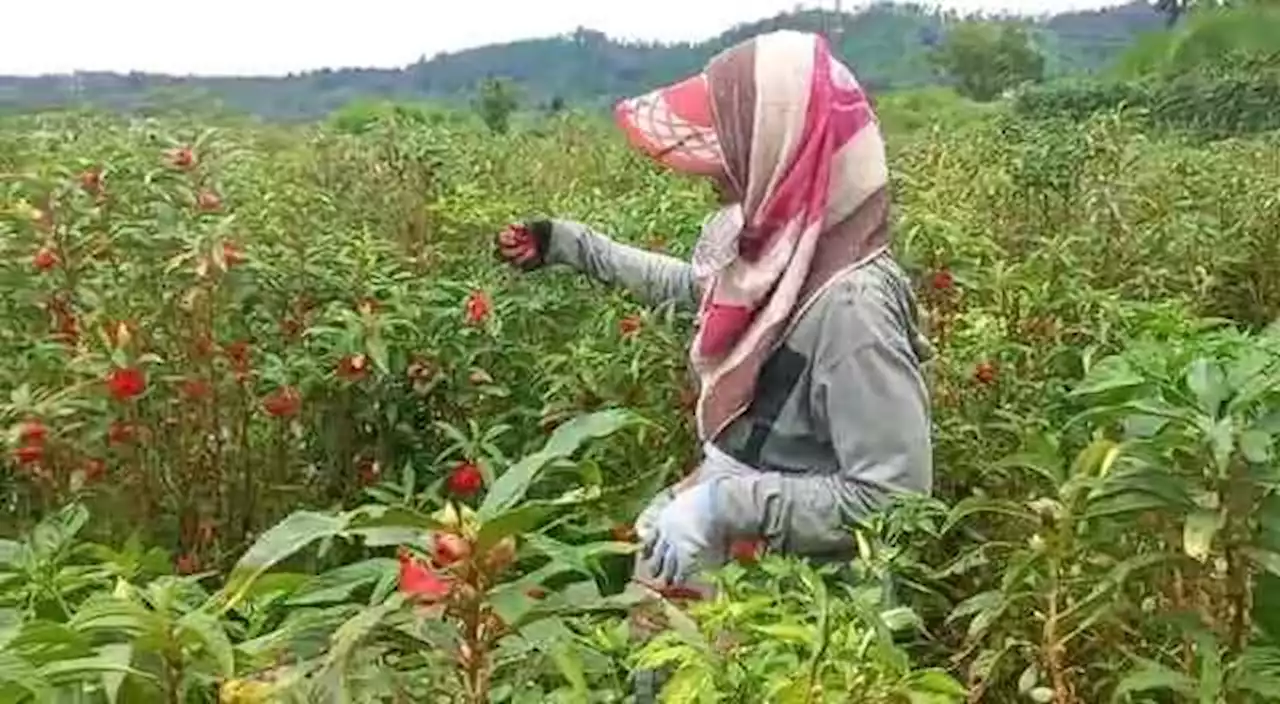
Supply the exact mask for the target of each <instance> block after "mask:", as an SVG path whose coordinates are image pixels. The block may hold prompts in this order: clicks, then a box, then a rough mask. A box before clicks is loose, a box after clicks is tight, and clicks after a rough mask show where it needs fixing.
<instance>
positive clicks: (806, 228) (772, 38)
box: [615, 31, 888, 440]
mask: <svg viewBox="0 0 1280 704" xmlns="http://www.w3.org/2000/svg"><path fill="white" fill-rule="evenodd" d="M615 116H616V118H617V120H618V123H619V125H620V126H621V127H622V129H623V131H624V132H625V133H626V134H627V137H628V139H629V140H630V141H631V143H632V144H633V145H635V146H636V147H637V148H639V149H641V150H642V151H644V152H645V153H646V154H648V155H649V156H651V157H653V158H654V159H656V160H657V161H659V162H660V163H663V164H665V165H667V166H669V167H671V168H672V169H675V170H677V171H680V172H683V173H687V174H696V175H702V176H713V177H714V176H718V177H720V178H723V179H725V180H726V181H727V183H728V184H730V185H731V186H732V187H733V189H734V190H736V192H737V194H738V195H739V196H740V202H738V203H736V204H734V205H732V206H728V207H726V208H725V209H724V210H722V211H721V212H719V213H717V214H716V215H715V216H713V217H712V218H711V219H710V220H709V221H708V223H707V224H706V225H705V226H704V228H703V232H702V236H701V237H700V238H699V241H698V244H697V246H696V247H695V252H694V257H693V265H694V269H695V273H696V275H697V276H698V277H699V279H700V283H701V284H702V286H701V288H702V291H703V293H702V299H701V303H700V306H699V315H698V331H697V333H696V335H695V336H694V339H693V344H692V347H691V349H690V357H691V361H692V366H693V370H694V372H695V373H696V374H697V376H698V378H699V380H700V382H701V383H700V387H701V388H700V395H699V401H698V409H697V417H698V430H699V434H700V435H701V436H702V438H703V439H705V440H710V439H714V438H715V436H717V435H719V433H720V432H721V431H722V430H723V429H724V428H725V427H726V426H727V425H728V424H729V423H730V422H731V421H732V420H733V419H734V418H736V417H737V416H738V415H739V414H740V413H741V412H742V411H744V410H745V409H746V407H747V406H748V405H749V404H750V402H751V399H752V397H753V396H754V393H755V386H756V380H757V377H758V376H759V373H760V368H761V366H762V365H763V363H764V362H765V361H766V360H767V359H768V357H769V355H771V354H772V353H773V352H774V350H776V349H777V347H778V345H780V344H781V343H782V341H783V340H784V339H785V337H786V334H787V333H788V332H789V331H790V326H791V325H793V324H794V323H795V321H796V320H798V319H799V317H800V315H801V314H802V313H803V312H804V310H805V309H806V308H807V306H808V305H809V304H810V303H811V302H812V301H813V300H814V299H815V298H816V297H817V295H818V294H819V293H821V292H822V291H823V290H824V289H825V287H826V285H828V284H829V283H830V282H831V281H832V280H833V279H834V278H835V277H836V275H838V274H840V273H841V272H843V271H846V270H847V269H849V268H850V267H855V266H859V265H861V264H862V263H864V262H866V261H867V260H869V259H871V258H872V257H873V256H875V255H876V254H878V253H879V252H881V251H882V250H883V249H884V248H885V247H886V246H887V242H888V227H887V219H888V198H887V193H886V190H887V183H888V168H887V164H886V160H885V153H884V142H883V140H882V139H881V136H880V129H879V126H878V124H877V121H876V117H875V114H874V112H873V111H872V109H871V105H870V103H869V102H868V100H867V96H866V94H865V93H864V92H863V91H862V88H861V87H860V86H859V84H858V81H857V80H856V79H855V78H854V76H853V73H852V72H851V71H850V70H849V69H848V68H846V67H845V66H844V65H843V64H841V63H840V62H839V61H838V60H837V59H836V58H834V57H833V56H832V54H831V51H830V48H829V47H828V44H827V42H826V40H825V39H823V38H822V37H820V36H817V35H813V34H808V33H801V32H793V31H781V32H773V33H770V34H764V35H760V36H758V37H756V38H754V39H751V40H748V41H746V42H743V43H742V44H739V45H737V46H735V47H733V48H731V49H729V50H727V51H725V52H724V53H722V54H720V55H718V56H716V57H715V58H713V59H712V60H711V62H710V63H709V64H708V65H707V68H706V70H705V71H704V72H703V73H701V74H699V75H697V76H694V77H692V78H689V79H686V80H684V81H682V82H680V83H678V84H675V85H672V86H668V87H666V88H662V89H659V90H656V91H654V92H652V93H649V94H646V95H643V96H640V97H638V98H632V99H630V100H626V101H623V102H622V103H620V104H619V105H618V107H617V109H616V111H615Z"/></svg>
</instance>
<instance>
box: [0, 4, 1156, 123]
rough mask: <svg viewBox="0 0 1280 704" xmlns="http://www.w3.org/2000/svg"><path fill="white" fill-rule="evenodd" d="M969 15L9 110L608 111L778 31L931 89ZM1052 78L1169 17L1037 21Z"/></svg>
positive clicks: (88, 86) (472, 56)
mask: <svg viewBox="0 0 1280 704" xmlns="http://www.w3.org/2000/svg"><path fill="white" fill-rule="evenodd" d="M960 19H961V18H959V17H957V16H955V15H952V14H944V13H940V12H938V11H935V10H929V9H924V8H921V7H916V6H909V5H891V4H879V5H874V6H872V7H870V8H867V9H865V10H862V11H860V12H858V13H856V14H847V13H846V14H842V15H836V14H835V13H831V12H823V11H814V10H809V11H801V12H791V13H785V14H781V15H778V16H776V17H772V18H769V19H765V20H761V21H758V22H754V23H750V24H745V25H740V26H738V27H734V28H733V29H730V30H729V31H726V32H724V33H723V34H721V35H720V36H717V37H714V38H712V39H708V40H706V41H703V42H699V43H682V44H655V43H635V42H619V41H615V40H613V39H610V38H609V37H607V36H605V35H604V34H601V33H599V32H595V31H591V30H587V29H580V30H578V31H576V32H574V33H571V34H567V35H563V36H557V37H547V38H540V39H528V40H522V41H518V42H512V43H508V44H495V45H490V46H484V47H479V48H475V49H469V50H466V51H460V52H456V53H448V54H439V55H436V56H434V57H432V58H429V59H428V58H425V57H424V59H423V60H422V61H419V62H417V63H415V64H412V65H409V66H406V67H404V68H402V69H337V70H334V69H322V70H318V71H314V72H308V73H304V74H301V75H291V76H288V77H283V78H255V77H222V78H203V77H200V78H192V77H176V76H162V75H154V74H142V73H131V74H114V73H78V74H75V75H55V76H42V77H26V78H15V77H0V110H30V109H40V108H48V107H56V106H64V105H74V104H84V103H88V104H92V105H96V106H102V107H108V108H114V109H130V110H132V109H139V108H145V107H146V106H148V105H151V104H155V103H156V102H158V101H166V102H171V101H173V100H174V99H175V95H180V96H182V97H183V99H185V100H188V101H192V100H194V101H206V102H210V103H217V104H221V105H223V106H224V107H226V108H229V109H231V110H235V111H243V112H248V113H252V114H256V115H259V116H262V117H266V118H270V119H306V118H311V117H315V116H318V115H323V114H325V113H327V112H329V111H331V110H333V109H335V108H337V107H339V106H341V105H344V104H346V103H348V102H350V101H352V100H354V99H361V98H364V99H368V98H373V99H395V100H424V99H429V100H445V101H452V100H465V99H467V98H468V97H469V95H470V94H471V91H472V90H473V89H474V87H475V85H476V83H477V82H478V81H480V80H481V79H483V78H485V77H488V76H505V77H508V78H511V79H513V80H514V81H516V82H517V83H518V84H519V85H520V87H521V89H522V90H523V92H524V94H525V98H526V101H527V102H531V103H534V104H537V103H541V102H545V101H549V100H552V99H553V98H555V97H559V98H561V99H563V100H566V101H569V102H571V103H575V104H583V105H599V104H603V103H605V102H607V101H609V100H612V99H614V98H616V97H619V96H623V95H629V94H634V93H636V92H638V91H642V90H643V89H644V88H646V87H648V86H652V85H655V84H657V83H661V82H664V81H669V80H672V79H674V78H677V77H679V76H681V75H684V74H687V73H689V72H691V71H694V70H696V69H697V68H699V67H700V66H702V65H703V63H705V61H706V60H707V58H708V57H710V56H711V55H713V54H714V53H716V52H717V51H719V50H721V49H723V48H725V47H727V46H729V45H731V44H734V43H736V42H737V41H739V40H741V39H743V38H745V37H748V36H751V35H754V34H757V33H760V32H763V31H769V30H774V29H782V28H787V29H803V30H809V31H820V32H824V33H826V34H827V35H828V36H831V37H833V38H835V39H836V41H837V43H838V44H839V50H840V53H841V54H842V55H843V56H844V58H845V59H846V60H847V61H848V62H849V63H850V64H851V65H852V66H854V67H855V70H856V71H857V72H858V75H859V76H860V77H861V78H862V80H863V81H864V83H866V84H867V85H868V86H869V87H871V88H872V89H873V90H886V89H891V88H902V87H912V86H919V85H923V84H928V83H933V82H936V81H937V80H938V79H937V77H936V75H935V73H934V72H933V70H932V69H931V67H930V66H929V64H928V60H927V56H928V52H929V50H930V47H931V46H933V45H935V44H936V43H937V42H938V41H939V40H940V39H941V38H942V37H943V36H944V34H945V32H946V28H947V26H948V25H949V24H952V23H954V22H957V21H960ZM1027 21H1028V22H1029V23H1031V24H1032V25H1033V36H1035V37H1036V41H1037V43H1038V45H1039V47H1040V49H1041V51H1042V52H1044V53H1045V55H1046V59H1047V65H1048V67H1049V70H1050V72H1051V73H1055V74H1062V73H1078V72H1088V71H1092V70H1095V69H1097V68H1099V67H1101V66H1103V65H1105V64H1107V63H1108V62H1110V61H1111V60H1113V59H1114V58H1115V57H1116V56H1117V55H1118V54H1119V53H1120V52H1121V51H1122V50H1123V49H1124V48H1125V47H1126V46H1128V45H1129V44H1130V43H1131V42H1132V41H1133V39H1134V38H1135V37H1136V36H1137V35H1138V34H1139V33H1141V32H1143V31H1145V30H1149V29H1154V28H1158V27H1159V26H1160V25H1161V22H1162V18H1161V16H1160V15H1159V14H1158V13H1157V12H1156V11H1155V10H1153V9H1152V8H1151V7H1150V6H1149V5H1147V4H1145V3H1142V2H1136V3H1132V4H1129V5H1124V6H1120V7H1116V8H1112V9H1108V10H1102V11H1096V12H1073V13H1066V14H1060V15H1056V16H1052V17H1045V18H1038V19H1034V20H1030V19H1029V20H1027Z"/></svg>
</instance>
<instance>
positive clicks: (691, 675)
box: [661, 665, 715, 704]
mask: <svg viewBox="0 0 1280 704" xmlns="http://www.w3.org/2000/svg"><path fill="white" fill-rule="evenodd" d="M714 687H715V684H714V682H713V680H712V677H711V673H709V672H707V670H706V669H704V668H702V667H698V666H693V665H690V666H686V667H681V668H680V669H679V670H677V671H676V674H675V675H673V676H672V677H671V679H670V680H669V681H668V682H667V684H666V685H664V686H663V688H662V697H661V701H663V702H670V703H671V704H695V703H696V702H699V701H701V700H702V696H703V694H704V693H706V692H709V691H712V690H713V689H714Z"/></svg>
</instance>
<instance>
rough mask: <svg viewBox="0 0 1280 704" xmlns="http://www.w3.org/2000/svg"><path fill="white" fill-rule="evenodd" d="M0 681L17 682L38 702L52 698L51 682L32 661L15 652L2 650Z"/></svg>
mask: <svg viewBox="0 0 1280 704" xmlns="http://www.w3.org/2000/svg"><path fill="white" fill-rule="evenodd" d="M0 682H8V683H10V684H15V685H17V686H19V687H21V688H22V689H24V690H26V691H27V692H29V693H30V694H31V695H32V697H33V698H34V699H35V701H37V702H47V701H50V700H51V698H52V694H53V693H52V692H51V691H50V689H49V683H48V682H47V681H46V680H45V678H44V677H43V676H42V675H40V673H38V672H37V671H36V668H34V667H32V665H31V663H29V662H27V661H25V660H23V659H22V658H20V657H18V656H17V655H16V654H15V653H7V652H0Z"/></svg>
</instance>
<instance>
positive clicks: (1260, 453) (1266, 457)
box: [1240, 430, 1271, 464]
mask: <svg viewBox="0 0 1280 704" xmlns="http://www.w3.org/2000/svg"><path fill="white" fill-rule="evenodd" d="M1240 452H1241V453H1242V454H1243V455H1244V458H1245V459H1246V460H1248V461H1249V462H1252V463H1253V464H1267V463H1269V462H1270V461H1271V436H1270V435H1268V434H1267V433H1264V432H1262V431H1260V430H1246V431H1244V432H1243V433H1240Z"/></svg>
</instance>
